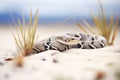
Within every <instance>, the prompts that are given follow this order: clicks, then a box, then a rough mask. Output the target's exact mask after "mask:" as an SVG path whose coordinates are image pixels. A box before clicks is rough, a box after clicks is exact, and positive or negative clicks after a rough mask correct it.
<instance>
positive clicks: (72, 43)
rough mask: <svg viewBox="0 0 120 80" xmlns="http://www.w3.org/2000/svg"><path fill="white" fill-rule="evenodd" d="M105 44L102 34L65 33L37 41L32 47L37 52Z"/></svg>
mask: <svg viewBox="0 0 120 80" xmlns="http://www.w3.org/2000/svg"><path fill="white" fill-rule="evenodd" d="M106 45H107V42H106V39H105V38H104V37H102V36H96V35H90V34H82V33H78V34H76V33H67V34H65V35H60V36H52V37H50V38H47V39H44V40H41V41H38V42H37V43H36V44H35V45H34V48H33V52H35V53H39V52H43V51H47V50H58V51H61V52H62V51H65V50H68V49H71V48H81V49H97V48H103V47H105V46H106Z"/></svg>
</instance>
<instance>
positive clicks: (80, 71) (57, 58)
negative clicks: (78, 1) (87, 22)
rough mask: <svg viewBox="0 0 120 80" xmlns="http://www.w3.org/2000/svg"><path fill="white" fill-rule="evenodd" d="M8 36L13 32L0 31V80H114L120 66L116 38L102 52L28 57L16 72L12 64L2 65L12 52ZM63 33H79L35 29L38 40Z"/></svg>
mask: <svg viewBox="0 0 120 80" xmlns="http://www.w3.org/2000/svg"><path fill="white" fill-rule="evenodd" d="M12 32H15V29H12V28H10V29H8V28H0V45H1V46H0V80H117V79H116V77H115V76H114V72H115V71H116V70H117V69H118V68H119V64H120V62H119V61H120V52H119V51H120V47H119V45H120V42H119V41H120V37H119V36H118V37H117V38H116V40H115V45H114V46H110V47H106V48H102V49H94V50H86V49H70V50H67V51H64V52H58V51H54V50H50V51H45V52H42V53H39V54H35V55H32V56H28V57H26V58H25V59H24V64H23V67H22V68H20V67H16V66H15V63H14V61H4V59H5V58H7V57H13V56H14V55H15V52H16V48H15V43H14V40H13V37H12ZM67 32H80V31H79V28H78V27H76V26H75V25H73V26H62V27H61V26H57V27H54V26H46V27H44V26H40V27H39V28H38V29H37V34H38V35H39V39H44V38H46V37H48V36H51V35H59V34H64V33H67ZM118 50H119V51H118ZM100 78H101V79H100Z"/></svg>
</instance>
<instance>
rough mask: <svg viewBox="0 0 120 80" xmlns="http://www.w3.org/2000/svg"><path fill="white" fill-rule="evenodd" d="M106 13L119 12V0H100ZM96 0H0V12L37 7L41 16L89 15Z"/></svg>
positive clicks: (23, 12) (27, 12)
mask: <svg viewBox="0 0 120 80" xmlns="http://www.w3.org/2000/svg"><path fill="white" fill-rule="evenodd" d="M101 2H102V5H103V7H104V8H105V9H106V11H107V14H108V15H110V14H112V15H114V16H118V15H119V14H120V0H101ZM97 7H98V0H0V13H3V12H10V13H12V12H18V13H22V14H24V15H28V14H29V12H30V10H31V9H32V11H33V13H35V11H36V10H37V9H38V10H39V14H40V16H42V17H56V16H57V17H59V16H66V17H76V16H78V17H79V16H90V14H91V12H92V11H94V12H96V13H97V9H98V8H97Z"/></svg>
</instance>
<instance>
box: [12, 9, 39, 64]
mask: <svg viewBox="0 0 120 80" xmlns="http://www.w3.org/2000/svg"><path fill="white" fill-rule="evenodd" d="M18 24H19V32H17V36H15V35H14V34H13V37H14V40H15V43H16V45H17V52H18V55H17V57H16V58H15V62H16V64H17V65H18V66H22V63H23V59H24V57H25V56H27V55H30V54H31V53H32V49H33V46H34V42H35V38H36V27H37V24H38V11H36V14H35V17H34V20H33V19H32V11H31V12H30V18H29V23H28V25H26V24H25V20H24V16H23V22H20V20H18Z"/></svg>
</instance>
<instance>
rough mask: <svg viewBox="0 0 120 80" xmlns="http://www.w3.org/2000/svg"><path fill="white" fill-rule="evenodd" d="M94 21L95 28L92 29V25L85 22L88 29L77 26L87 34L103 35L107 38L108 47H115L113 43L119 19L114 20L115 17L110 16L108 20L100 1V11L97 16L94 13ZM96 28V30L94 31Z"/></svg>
mask: <svg viewBox="0 0 120 80" xmlns="http://www.w3.org/2000/svg"><path fill="white" fill-rule="evenodd" d="M92 20H93V23H94V26H95V27H92V26H91V25H90V23H88V22H87V21H85V20H83V22H84V24H85V25H86V27H84V26H81V25H80V24H77V25H78V27H79V28H80V30H81V31H83V32H85V33H93V34H97V35H101V36H103V37H105V38H106V40H107V44H108V45H113V42H114V40H115V38H116V35H117V32H118V23H119V20H118V19H116V20H115V19H114V17H113V16H110V18H109V20H108V18H107V15H106V12H105V10H104V8H103V6H102V3H101V1H99V11H98V14H97V15H95V12H94V13H92ZM93 28H94V29H93Z"/></svg>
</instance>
